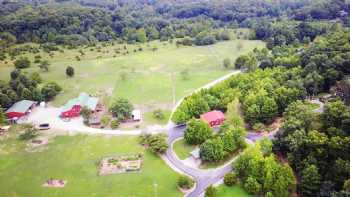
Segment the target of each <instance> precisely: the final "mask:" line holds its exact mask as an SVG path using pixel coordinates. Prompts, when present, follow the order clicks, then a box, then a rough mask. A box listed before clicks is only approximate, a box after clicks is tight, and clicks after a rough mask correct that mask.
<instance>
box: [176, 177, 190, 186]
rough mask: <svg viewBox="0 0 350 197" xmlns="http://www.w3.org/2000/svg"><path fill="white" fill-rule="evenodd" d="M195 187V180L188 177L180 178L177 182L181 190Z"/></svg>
mask: <svg viewBox="0 0 350 197" xmlns="http://www.w3.org/2000/svg"><path fill="white" fill-rule="evenodd" d="M193 185H194V183H193V180H192V179H191V178H190V177H188V176H180V177H179V179H178V180H177V186H179V187H180V188H181V189H190V188H192V187H193Z"/></svg>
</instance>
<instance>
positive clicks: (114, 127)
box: [111, 120, 120, 129]
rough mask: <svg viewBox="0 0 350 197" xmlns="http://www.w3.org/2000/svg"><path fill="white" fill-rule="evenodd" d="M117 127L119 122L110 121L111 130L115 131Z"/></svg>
mask: <svg viewBox="0 0 350 197" xmlns="http://www.w3.org/2000/svg"><path fill="white" fill-rule="evenodd" d="M119 125H120V122H119V120H112V121H111V128H112V129H117V128H118V127H119Z"/></svg>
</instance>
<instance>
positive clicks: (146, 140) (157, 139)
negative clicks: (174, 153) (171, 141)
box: [139, 134, 168, 154]
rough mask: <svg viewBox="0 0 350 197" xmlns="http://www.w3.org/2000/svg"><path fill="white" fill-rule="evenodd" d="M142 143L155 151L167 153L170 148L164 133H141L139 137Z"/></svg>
mask: <svg viewBox="0 0 350 197" xmlns="http://www.w3.org/2000/svg"><path fill="white" fill-rule="evenodd" d="M139 141H140V144H142V145H147V146H149V149H150V150H151V151H152V152H153V153H159V154H162V153H165V151H166V150H167V149H168V143H167V139H166V135H164V134H155V135H150V134H144V135H140V138H139Z"/></svg>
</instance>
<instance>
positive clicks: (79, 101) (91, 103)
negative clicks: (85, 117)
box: [62, 92, 98, 111]
mask: <svg viewBox="0 0 350 197" xmlns="http://www.w3.org/2000/svg"><path fill="white" fill-rule="evenodd" d="M97 103H98V98H96V97H91V96H89V95H88V94H86V93H85V92H83V93H80V95H79V97H77V98H74V99H72V100H69V101H68V102H67V103H66V104H65V105H64V106H63V107H62V111H68V110H70V109H72V107H73V106H74V105H80V106H81V107H87V108H88V109H90V110H95V109H96V106H97Z"/></svg>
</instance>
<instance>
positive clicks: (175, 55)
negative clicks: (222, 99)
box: [0, 40, 264, 111]
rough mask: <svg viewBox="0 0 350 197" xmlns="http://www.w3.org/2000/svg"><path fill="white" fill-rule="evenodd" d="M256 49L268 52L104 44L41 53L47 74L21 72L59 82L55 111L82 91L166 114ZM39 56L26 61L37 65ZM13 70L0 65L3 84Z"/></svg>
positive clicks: (246, 46)
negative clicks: (226, 62)
mask: <svg viewBox="0 0 350 197" xmlns="http://www.w3.org/2000/svg"><path fill="white" fill-rule="evenodd" d="M255 47H258V48H260V47H264V43H263V42H261V41H249V40H231V41H226V42H219V43H217V44H215V45H211V46H201V47H197V46H192V47H191V46H190V47H188V46H176V44H175V43H169V42H158V41H155V42H151V43H147V44H142V45H141V44H139V45H124V44H115V43H113V44H107V45H106V44H104V45H103V46H102V44H101V43H100V44H99V45H97V46H96V47H85V48H78V49H64V50H63V51H56V52H53V56H51V57H50V56H49V54H48V53H45V52H43V51H41V52H40V53H38V54H35V55H40V56H41V57H42V59H43V60H48V61H49V62H50V64H51V65H50V67H49V72H42V71H40V69H39V67H38V66H37V64H33V63H32V65H31V67H30V68H28V69H24V70H23V72H27V73H31V72H34V71H37V72H39V73H40V74H41V76H42V77H43V79H44V81H55V82H57V83H59V84H60V85H61V86H62V87H63V92H62V93H61V94H60V95H58V96H57V97H56V99H55V100H54V101H53V102H52V104H53V105H55V106H61V105H62V104H64V103H65V102H66V101H67V100H69V99H71V98H73V97H75V96H77V95H78V94H79V93H80V92H83V91H84V92H87V93H90V94H95V95H99V96H101V97H103V98H104V100H105V102H106V104H108V103H109V102H110V101H111V99H114V98H117V97H125V98H128V99H130V100H131V102H132V103H133V104H135V105H136V106H137V107H139V108H141V109H145V111H150V110H152V109H156V108H161V109H164V110H166V109H170V108H171V107H172V106H173V104H174V102H175V101H176V100H178V99H180V98H181V97H183V96H184V95H186V94H188V93H190V92H191V91H193V90H194V89H196V88H198V87H200V86H202V85H204V84H206V83H208V82H210V81H212V80H214V79H216V78H219V77H220V76H222V75H224V74H227V73H229V72H230V71H231V70H232V68H230V69H224V68H223V66H222V61H223V59H224V58H230V59H231V60H232V62H233V61H234V60H235V58H237V57H238V56H239V55H241V54H244V53H247V52H248V51H251V50H253V49H254V48H255ZM141 48H142V49H141ZM81 52H83V54H84V55H82V53H81ZM35 55H33V54H25V55H24V56H27V57H29V59H30V60H31V61H32V62H33V60H34V56H35ZM77 56H79V58H80V61H77V59H76V57H77ZM67 66H72V67H74V69H75V76H74V77H73V78H68V77H67V76H66V74H65V69H66V67H67ZM11 70H13V65H12V63H11V61H9V62H8V63H7V64H4V62H0V78H1V79H3V80H5V79H9V73H10V71H11Z"/></svg>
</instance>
